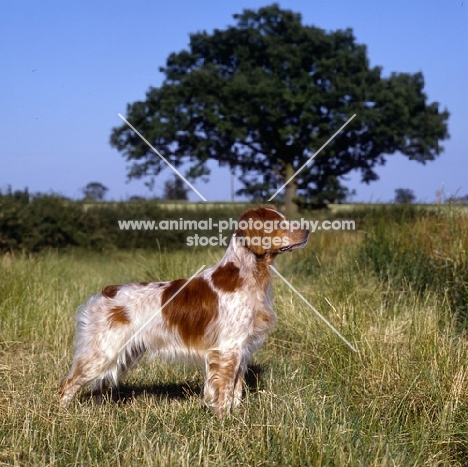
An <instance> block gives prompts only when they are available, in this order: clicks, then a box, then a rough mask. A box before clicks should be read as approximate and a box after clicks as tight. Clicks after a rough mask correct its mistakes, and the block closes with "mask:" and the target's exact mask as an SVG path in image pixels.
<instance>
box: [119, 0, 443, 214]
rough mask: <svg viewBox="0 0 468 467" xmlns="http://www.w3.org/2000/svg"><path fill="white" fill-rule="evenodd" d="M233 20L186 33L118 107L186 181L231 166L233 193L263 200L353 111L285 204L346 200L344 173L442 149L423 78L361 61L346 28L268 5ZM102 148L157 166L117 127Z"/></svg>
mask: <svg viewBox="0 0 468 467" xmlns="http://www.w3.org/2000/svg"><path fill="white" fill-rule="evenodd" d="M234 19H235V20H236V21H237V24H236V25H234V26H230V27H227V28H226V29H224V30H218V29H216V30H215V31H214V32H213V33H211V34H209V33H207V32H200V33H196V34H192V35H191V36H190V44H189V50H183V51H181V52H178V53H172V54H171V55H170V56H169V57H168V59H167V63H166V66H165V67H163V68H161V71H163V72H164V74H165V80H164V82H163V84H162V85H161V86H160V87H151V88H150V89H149V90H148V92H147V94H146V100H144V101H138V102H134V103H132V104H129V105H128V108H127V119H128V120H129V122H131V124H132V125H134V126H135V127H136V128H138V130H139V131H141V132H142V134H144V136H145V137H146V138H147V139H148V140H149V141H150V142H151V143H152V144H153V145H154V146H155V147H156V148H157V149H158V150H159V151H160V152H161V153H162V154H163V155H164V156H165V157H166V158H167V159H169V160H170V161H171V163H173V164H174V165H176V166H178V165H180V164H182V163H184V162H189V163H190V169H189V170H188V174H187V176H189V177H192V178H196V177H200V176H204V175H207V174H208V173H209V171H208V168H207V164H206V163H207V161H208V160H209V159H215V160H217V161H219V163H220V164H221V165H225V166H229V167H235V168H237V169H238V170H239V171H240V173H241V180H242V182H243V184H244V188H243V189H242V190H240V193H242V194H247V195H251V196H256V197H259V198H266V197H268V196H270V195H272V194H273V193H274V191H276V188H277V187H279V186H281V184H283V183H284V182H285V181H286V180H287V179H288V178H289V177H290V176H291V175H292V174H293V173H294V172H295V171H296V170H297V169H298V168H299V167H301V166H302V165H303V164H304V163H305V162H306V161H307V160H308V159H309V158H310V157H311V156H312V155H313V154H314V152H315V151H317V149H318V148H320V147H321V146H322V144H324V143H325V142H326V141H327V140H328V138H330V136H331V135H332V134H333V133H334V132H336V131H337V130H338V129H339V128H340V127H341V126H342V125H343V124H344V123H345V122H346V121H347V120H348V119H349V118H350V117H351V116H352V115H353V114H356V118H354V120H353V121H352V122H351V123H350V124H349V125H348V126H347V127H346V128H345V129H344V130H343V132H342V133H341V134H339V135H338V136H337V137H336V138H335V139H334V140H333V141H332V142H331V143H330V144H329V145H328V146H327V147H326V148H325V149H324V151H323V152H322V153H321V154H320V155H319V156H318V157H317V158H316V159H315V160H314V162H313V163H312V164H310V165H309V166H308V167H306V168H305V169H304V170H302V171H301V173H300V174H299V175H298V176H297V177H296V178H295V179H294V181H293V182H291V183H290V184H288V185H287V187H286V189H285V199H286V203H287V205H288V206H289V207H290V206H291V204H292V202H293V199H295V198H296V197H300V198H302V199H303V200H307V201H309V202H316V203H323V202H332V201H340V200H342V199H344V198H345V197H346V194H347V189H346V187H345V186H344V185H343V181H344V176H345V175H346V174H348V173H350V172H351V171H353V170H357V171H359V172H360V173H361V178H362V181H363V182H366V183H369V182H371V181H373V180H376V179H377V178H378V176H377V174H376V172H375V168H376V167H377V166H379V165H383V164H384V163H385V161H386V158H387V156H388V155H390V154H393V153H395V152H400V153H402V154H404V155H406V156H408V158H409V159H411V160H416V161H418V162H421V163H425V162H426V161H430V160H433V159H434V158H435V157H436V156H437V155H439V154H440V153H441V151H442V147H441V146H440V145H439V141H440V140H443V139H446V138H448V130H447V120H448V116H449V114H448V112H447V110H441V109H440V108H439V104H438V103H437V102H432V103H428V102H427V96H426V94H425V93H424V91H423V89H424V78H423V75H422V73H414V74H411V73H391V74H390V76H388V77H383V76H382V68H381V67H378V66H374V67H371V66H370V65H369V60H368V58H367V50H366V46H365V45H363V44H357V43H356V40H355V38H354V36H353V32H352V30H351V29H346V30H337V31H329V32H327V31H325V30H323V29H320V28H317V27H314V26H307V25H304V24H302V20H301V16H300V14H297V13H294V12H291V11H289V10H283V9H280V7H279V6H278V5H276V4H273V5H271V6H267V7H264V8H260V9H259V10H258V11H253V10H245V11H244V12H243V13H242V14H236V15H234ZM111 144H112V145H113V146H115V147H116V148H117V149H118V150H120V151H122V152H123V153H124V155H125V157H126V159H127V160H128V161H129V162H131V166H130V169H129V177H131V178H132V177H136V178H139V177H144V176H150V177H152V176H153V177H154V176H156V175H158V174H159V173H160V171H161V170H162V169H163V168H164V167H165V164H164V163H163V162H162V161H161V160H160V158H159V157H158V156H156V155H155V154H154V153H153V152H152V151H151V150H150V148H149V147H148V146H147V145H146V144H145V143H144V142H143V141H141V139H140V138H139V137H138V136H137V135H135V134H134V132H133V131H132V130H131V129H130V128H129V127H128V126H127V125H122V126H120V127H118V128H114V129H113V131H112V135H111Z"/></svg>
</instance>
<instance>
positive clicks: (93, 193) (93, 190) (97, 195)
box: [83, 182, 109, 201]
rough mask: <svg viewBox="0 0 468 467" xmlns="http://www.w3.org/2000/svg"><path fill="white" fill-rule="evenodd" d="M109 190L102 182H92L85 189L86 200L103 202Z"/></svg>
mask: <svg viewBox="0 0 468 467" xmlns="http://www.w3.org/2000/svg"><path fill="white" fill-rule="evenodd" d="M108 191H109V188H107V187H105V186H104V185H103V184H102V183H100V182H90V183H88V184H87V185H86V186H85V187H84V188H83V194H84V197H85V200H88V201H89V200H92V201H102V200H103V199H104V197H105V196H106V193H107V192H108Z"/></svg>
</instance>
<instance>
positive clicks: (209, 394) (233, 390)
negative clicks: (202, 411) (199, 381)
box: [204, 349, 244, 417]
mask: <svg viewBox="0 0 468 467" xmlns="http://www.w3.org/2000/svg"><path fill="white" fill-rule="evenodd" d="M243 377H244V369H243V365H241V352H240V351H239V350H237V349H229V350H223V351H221V350H218V349H213V350H209V351H208V352H207V355H206V380H205V388H204V400H205V403H206V404H207V405H209V406H210V407H213V408H214V410H215V412H216V413H217V415H218V416H219V417H223V416H224V415H226V414H227V413H229V411H230V410H231V408H232V407H233V406H237V405H239V403H240V398H241V397H242V381H243Z"/></svg>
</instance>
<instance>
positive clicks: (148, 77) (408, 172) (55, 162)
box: [0, 0, 468, 202]
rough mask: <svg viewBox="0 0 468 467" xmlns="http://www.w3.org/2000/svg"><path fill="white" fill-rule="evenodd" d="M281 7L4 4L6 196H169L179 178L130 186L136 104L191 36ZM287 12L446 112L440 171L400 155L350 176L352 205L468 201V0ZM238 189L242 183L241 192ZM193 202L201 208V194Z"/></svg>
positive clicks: (221, 181) (149, 1)
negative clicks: (398, 197)
mask: <svg viewBox="0 0 468 467" xmlns="http://www.w3.org/2000/svg"><path fill="white" fill-rule="evenodd" d="M270 3H272V2H267V1H256V0H252V1H248V2H246V1H231V0H224V1H222V2H220V1H215V0H204V1H203V2H201V1H200V2H194V1H187V0H174V1H173V2H162V1H153V0H136V1H133V2H129V1H120V0H114V1H108V0H104V1H99V2H96V1H89V0H82V1H67V2H64V1H55V0H51V1H48V0H45V1H43V2H37V1H32V0H28V1H24V0H16V1H14V2H4V3H3V4H2V15H1V17H0V59H1V65H0V89H1V91H0V92H1V104H2V106H1V107H2V111H1V114H0V128H1V132H2V133H1V140H2V142H1V145H0V189H2V190H5V189H6V188H7V186H9V185H11V186H12V187H13V188H14V189H23V188H26V187H27V188H29V190H30V192H33V193H35V192H52V191H53V192H58V193H60V194H63V195H65V196H69V197H73V198H79V197H81V196H82V193H81V189H82V188H83V187H84V186H85V185H86V184H87V183H88V182H91V181H99V182H101V183H103V184H104V185H105V186H107V187H108V188H109V193H108V196H107V197H108V199H117V200H120V199H127V198H128V197H129V196H132V195H143V196H154V195H159V196H160V195H161V194H162V187H163V186H164V180H165V179H166V178H167V177H168V176H169V175H170V171H169V169H167V170H166V171H164V172H163V174H162V176H161V178H160V179H158V180H157V183H156V186H155V190H154V191H153V192H150V191H149V190H148V189H147V188H146V187H145V185H144V183H143V181H131V182H127V179H126V173H127V170H126V169H127V163H126V162H125V160H124V158H123V157H122V155H121V154H120V153H119V152H117V151H116V150H115V149H113V148H111V147H110V145H109V136H110V132H111V129H112V128H113V127H115V126H119V125H120V124H121V120H120V119H119V117H118V115H117V114H118V113H119V112H120V113H122V114H124V115H125V113H126V106H127V103H131V102H134V101H135V100H141V99H144V97H145V93H146V91H147V89H148V87H149V86H158V85H159V84H161V82H162V78H163V76H162V75H161V73H160V72H159V67H160V66H163V65H164V64H165V60H166V58H167V56H168V55H169V53H171V52H174V51H180V50H182V49H183V48H186V47H187V44H188V40H189V34H190V33H192V32H197V31H202V30H206V31H208V32H209V31H212V30H213V29H214V28H218V29H219V28H224V27H226V26H227V25H230V24H234V20H233V18H232V15H233V14H234V13H239V12H241V11H242V10H243V9H244V8H252V9H257V8H259V7H261V6H265V5H268V4H270ZM278 3H279V4H280V6H281V7H282V8H287V9H291V10H293V11H295V12H299V13H301V14H302V17H303V22H304V23H305V24H312V25H315V26H317V27H320V28H324V29H326V30H334V29H343V28H348V27H350V28H352V29H353V31H354V34H355V36H356V38H357V41H358V42H359V43H364V44H366V45H367V47H368V56H369V58H370V62H371V65H373V66H374V65H380V66H382V67H383V74H384V76H386V75H388V74H390V72H392V71H396V72H411V73H414V72H417V71H422V72H423V74H424V77H425V81H426V87H425V91H426V93H427V95H428V98H429V101H431V102H432V101H437V102H439V103H440V104H441V106H442V108H445V107H446V108H447V109H448V110H449V111H450V113H451V117H450V120H449V132H450V135H451V138H450V140H447V141H445V142H443V146H444V147H445V151H444V153H443V154H442V155H441V156H440V157H439V158H438V159H437V160H436V161H434V162H429V163H428V164H426V165H421V164H418V163H416V162H412V161H408V160H407V159H406V158H405V157H404V156H401V155H393V156H390V157H389V158H388V163H387V164H386V165H385V166H384V167H381V168H379V169H378V174H379V175H380V180H379V181H377V182H374V183H371V184H370V185H364V184H361V183H360V182H359V176H356V175H353V174H351V175H350V176H349V182H348V183H347V185H348V186H349V187H350V188H354V189H355V190H356V191H357V195H356V196H354V198H353V200H354V201H389V200H392V199H393V197H394V190H395V188H410V189H412V190H413V191H414V193H415V195H416V196H417V198H418V199H419V200H421V201H426V202H431V201H433V200H435V192H436V191H437V190H443V191H444V193H445V195H446V196H450V195H454V194H456V193H458V195H465V194H468V115H467V113H468V1H466V2H465V1H464V0H411V1H408V0H393V1H391V2H389V1H382V0H321V1H318V0H297V1H294V0H290V1H281V2H278ZM212 167H213V174H212V176H211V180H210V182H209V183H207V184H205V183H203V182H197V183H196V184H195V186H196V187H197V188H198V189H199V190H200V191H201V192H202V193H203V194H204V196H205V197H206V198H208V200H213V201H215V200H228V199H230V176H229V173H228V172H227V170H225V169H222V170H221V169H218V168H217V164H216V163H213V164H212ZM235 186H236V189H238V188H240V184H239V182H236V183H235ZM190 199H192V200H198V199H199V198H198V197H197V195H195V194H194V193H193V194H192V193H191V194H190Z"/></svg>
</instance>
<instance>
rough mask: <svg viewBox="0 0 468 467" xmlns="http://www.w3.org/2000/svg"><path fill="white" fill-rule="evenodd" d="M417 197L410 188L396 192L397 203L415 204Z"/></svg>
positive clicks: (398, 189) (399, 189)
mask: <svg viewBox="0 0 468 467" xmlns="http://www.w3.org/2000/svg"><path fill="white" fill-rule="evenodd" d="M415 200H416V196H415V195H414V193H413V190H410V189H409V188H397V189H396V190H395V203H414V201H415Z"/></svg>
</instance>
